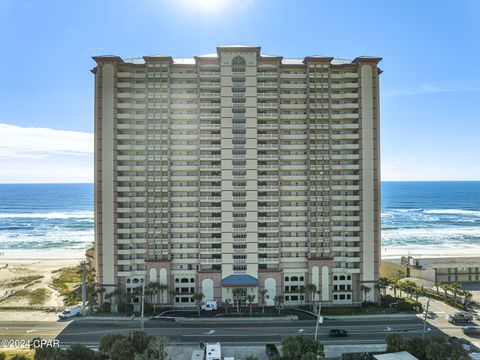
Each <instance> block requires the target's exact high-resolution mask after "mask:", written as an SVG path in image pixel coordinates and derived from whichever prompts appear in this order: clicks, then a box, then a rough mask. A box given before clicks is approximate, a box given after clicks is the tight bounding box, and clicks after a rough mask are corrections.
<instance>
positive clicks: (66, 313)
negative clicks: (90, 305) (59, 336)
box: [58, 306, 82, 320]
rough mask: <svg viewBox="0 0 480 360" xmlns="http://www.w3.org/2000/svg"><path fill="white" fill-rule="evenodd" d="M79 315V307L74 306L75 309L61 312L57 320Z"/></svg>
mask: <svg viewBox="0 0 480 360" xmlns="http://www.w3.org/2000/svg"><path fill="white" fill-rule="evenodd" d="M81 313H82V308H81V307H80V306H75V307H72V308H69V309H65V310H63V311H62V312H61V313H60V315H58V318H59V319H60V320H66V319H69V318H72V317H74V316H77V315H80V314H81Z"/></svg>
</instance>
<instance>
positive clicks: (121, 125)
mask: <svg viewBox="0 0 480 360" xmlns="http://www.w3.org/2000/svg"><path fill="white" fill-rule="evenodd" d="M94 60H95V61H96V63H97V66H96V67H95V69H94V70H93V72H94V74H95V214H96V218H95V237H96V239H95V240H96V254H97V282H98V284H99V285H100V286H103V287H104V288H106V289H107V291H111V290H113V289H115V288H117V287H118V288H120V289H122V290H123V291H125V292H133V291H134V288H137V287H139V286H142V284H144V283H145V284H147V285H148V284H149V283H151V282H155V283H159V284H162V285H164V286H163V287H162V290H161V291H160V292H159V293H157V295H156V297H157V299H156V300H154V301H155V302H160V301H162V302H168V303H174V304H175V305H176V306H192V305H193V302H194V300H193V297H192V295H193V294H194V293H200V292H201V293H203V294H204V296H205V299H212V300H213V299H214V300H218V301H219V302H222V301H225V300H226V299H230V300H232V301H237V300H238V301H241V302H244V301H245V299H246V296H247V295H255V302H257V301H259V302H262V299H263V296H262V293H263V291H262V290H266V298H267V301H266V302H267V303H271V302H272V301H273V299H274V298H275V297H276V296H278V295H281V294H283V295H284V301H285V305H293V304H297V303H300V301H303V300H305V301H312V300H317V301H318V300H320V301H322V303H323V304H325V305H327V304H329V303H338V304H341V303H345V304H348V303H352V302H353V303H355V302H360V301H363V300H368V301H374V300H375V298H376V293H377V292H376V290H375V282H376V280H377V278H378V267H379V257H380V212H379V207H380V161H379V160H380V159H379V74H380V73H381V71H380V69H379V68H378V67H377V64H378V62H379V61H380V60H381V59H380V58H376V57H357V58H356V59H355V60H353V61H346V60H340V59H334V58H332V57H326V56H307V57H305V58H302V59H287V58H283V57H281V56H271V55H264V54H261V53H260V47H253V46H220V47H218V48H217V52H216V53H214V54H209V55H202V56H195V57H193V58H172V57H170V56H164V55H156V56H144V57H143V58H137V59H122V58H120V57H118V56H97V57H94ZM311 285H315V287H313V286H311ZM305 288H306V289H307V291H306V293H305V291H304V289H305ZM236 289H239V290H236ZM234 290H235V291H234ZM312 290H316V291H314V292H313V291H312ZM277 299H278V298H277ZM136 301H138V299H136Z"/></svg>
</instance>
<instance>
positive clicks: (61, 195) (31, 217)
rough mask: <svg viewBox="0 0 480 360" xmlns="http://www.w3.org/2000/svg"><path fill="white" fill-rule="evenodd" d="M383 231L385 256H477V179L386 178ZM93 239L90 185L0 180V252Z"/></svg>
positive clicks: (77, 246)
mask: <svg viewBox="0 0 480 360" xmlns="http://www.w3.org/2000/svg"><path fill="white" fill-rule="evenodd" d="M382 229H383V230H382V247H383V249H382V250H383V252H384V253H386V254H388V253H389V252H391V251H393V250H391V249H397V250H398V249H403V250H407V251H408V250H410V249H412V251H417V252H418V251H423V252H425V253H428V251H429V249H439V248H443V249H445V251H449V249H452V251H453V250H458V249H460V248H462V249H468V248H475V251H476V250H477V249H478V253H477V254H475V255H480V182H384V183H382ZM92 243H93V185H92V184H12V185H9V184H0V254H2V253H3V254H4V255H9V254H10V255H11V254H16V255H17V256H22V254H24V253H29V254H30V257H32V256H33V257H35V256H38V254H41V253H42V252H48V251H56V252H57V253H60V254H62V253H66V252H77V253H81V252H82V251H81V250H83V249H86V248H88V247H90V246H91V245H92ZM420 249H423V250H420ZM472 255H473V254H472Z"/></svg>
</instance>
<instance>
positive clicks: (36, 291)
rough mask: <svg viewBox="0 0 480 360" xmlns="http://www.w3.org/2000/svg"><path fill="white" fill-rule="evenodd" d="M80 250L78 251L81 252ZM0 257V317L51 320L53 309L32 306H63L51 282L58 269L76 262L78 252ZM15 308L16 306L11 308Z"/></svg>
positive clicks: (77, 261)
mask: <svg viewBox="0 0 480 360" xmlns="http://www.w3.org/2000/svg"><path fill="white" fill-rule="evenodd" d="M83 253H84V252H83V251H82V254H83ZM11 255H13V256H12V257H9V258H7V257H6V256H5V255H4V256H1V257H0V318H1V319H3V320H4V321H6V320H11V321H14V320H18V321H21V320H25V319H29V320H38V321H52V320H56V319H57V316H58V315H57V311H41V310H33V309H34V308H41V307H48V308H51V309H53V308H57V309H60V308H63V307H64V303H63V299H62V297H61V296H60V294H59V293H58V291H57V290H56V289H55V288H53V287H52V284H51V281H52V278H54V277H55V276H56V275H57V274H58V270H59V269H62V268H66V267H72V266H76V265H78V264H79V260H80V256H79V255H80V254H78V252H77V254H76V255H75V256H70V257H69V256H68V255H69V254H68V253H67V254H65V252H64V251H55V252H48V253H40V254H39V255H40V256H39V258H37V259H32V257H33V253H32V252H27V253H26V254H24V255H26V256H25V257H24V258H21V255H22V254H19V253H15V254H11ZM14 307H18V308H19V309H18V310H16V309H12V308H14Z"/></svg>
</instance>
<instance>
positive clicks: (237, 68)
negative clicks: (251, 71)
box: [232, 56, 247, 72]
mask: <svg viewBox="0 0 480 360" xmlns="http://www.w3.org/2000/svg"><path fill="white" fill-rule="evenodd" d="M246 66H247V63H246V62H245V59H244V58H243V57H241V56H235V57H234V58H233V60H232V71H233V72H245V69H246Z"/></svg>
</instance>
